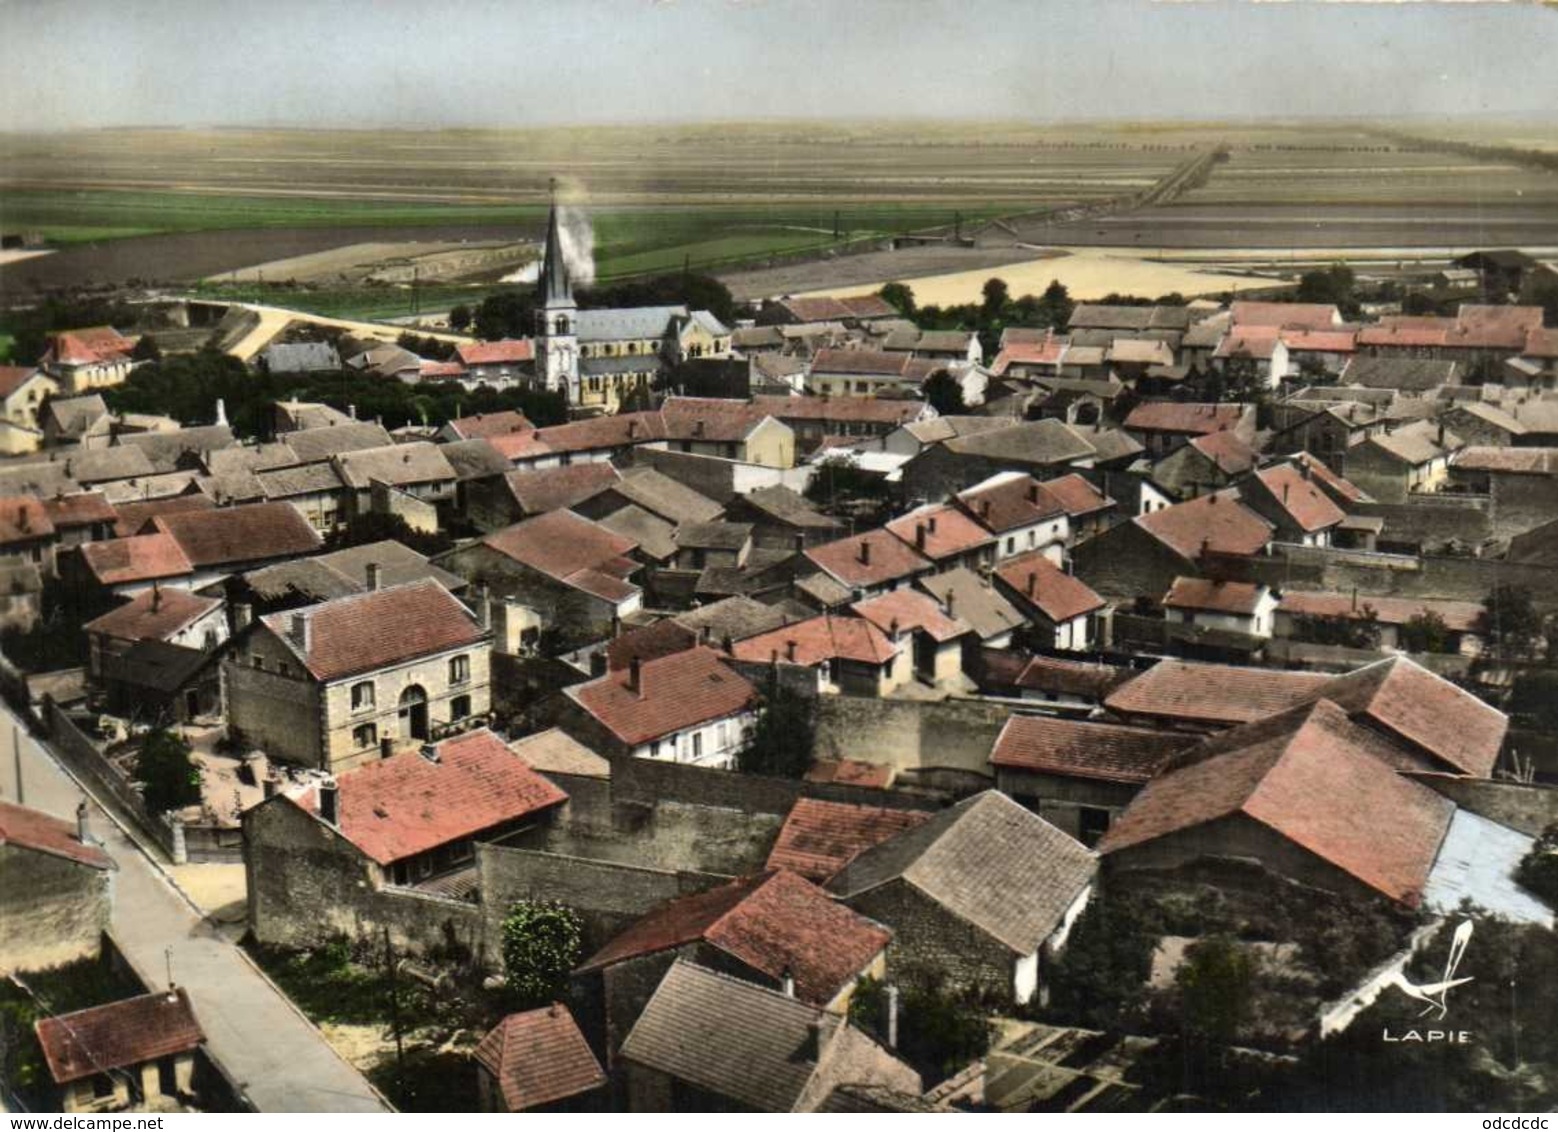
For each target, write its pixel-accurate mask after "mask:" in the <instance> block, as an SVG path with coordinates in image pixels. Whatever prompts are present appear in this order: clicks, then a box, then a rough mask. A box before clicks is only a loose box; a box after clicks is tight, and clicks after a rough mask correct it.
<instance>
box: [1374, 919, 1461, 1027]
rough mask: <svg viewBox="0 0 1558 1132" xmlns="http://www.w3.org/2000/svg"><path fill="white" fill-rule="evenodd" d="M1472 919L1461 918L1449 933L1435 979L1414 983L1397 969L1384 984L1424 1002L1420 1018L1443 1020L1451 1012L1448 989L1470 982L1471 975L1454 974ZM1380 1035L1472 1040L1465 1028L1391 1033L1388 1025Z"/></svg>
mask: <svg viewBox="0 0 1558 1132" xmlns="http://www.w3.org/2000/svg"><path fill="white" fill-rule="evenodd" d="M1471 932H1472V922H1471V921H1470V920H1462V921H1461V923H1460V924H1458V925H1457V926H1456V928H1455V934H1454V935H1453V936H1451V937H1450V954H1449V955H1448V956H1446V957H1445V961H1444V973H1443V975H1442V976H1441V977H1440V979H1439V981H1438V982H1435V983H1414V982H1412V981H1411V980H1410V979H1408V978H1407V977H1406V975H1405V973H1403V972H1401V971H1397V972H1396V973H1395V974H1394V975H1392V976H1391V978H1390V980H1389V982H1387V983H1386V985H1387V986H1393V987H1395V988H1396V989H1397V990H1399V991H1401V992H1402V993H1403V994H1406V995H1407V996H1409V997H1411V998H1415V999H1417V1000H1418V1001H1419V1002H1422V1003H1425V1004H1426V1005H1425V1006H1424V1007H1423V1010H1422V1013H1420V1014H1419V1015H1418V1017H1419V1018H1425V1017H1427V1016H1428V1015H1430V1014H1432V1015H1433V1016H1434V1021H1436V1022H1442V1021H1444V1019H1445V1018H1446V1017H1447V1016H1448V1015H1449V1013H1450V992H1451V991H1452V990H1454V989H1455V988H1456V987H1459V986H1465V985H1466V984H1467V983H1469V982H1471V981H1472V980H1471V976H1470V975H1467V976H1466V977H1464V978H1456V974H1455V973H1456V972H1457V971H1458V970H1460V966H1461V960H1462V959H1463V958H1465V956H1466V945H1467V944H1468V943H1470V942H1471ZM1383 1038H1384V1040H1385V1041H1387V1042H1447V1043H1450V1044H1452V1045H1464V1044H1466V1043H1467V1042H1469V1041H1470V1040H1471V1034H1470V1032H1469V1031H1466V1030H1408V1031H1407V1032H1406V1033H1404V1034H1401V1035H1394V1034H1392V1033H1391V1032H1390V1027H1389V1026H1387V1027H1385V1031H1384V1035H1383Z"/></svg>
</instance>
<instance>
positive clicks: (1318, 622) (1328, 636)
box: [1293, 602, 1381, 649]
mask: <svg viewBox="0 0 1558 1132" xmlns="http://www.w3.org/2000/svg"><path fill="white" fill-rule="evenodd" d="M1380 633H1381V630H1380V623H1379V612H1378V610H1376V609H1375V608H1374V607H1373V606H1372V605H1369V604H1368V603H1367V602H1365V603H1364V605H1363V608H1362V609H1361V610H1359V611H1358V614H1357V615H1356V616H1352V615H1348V614H1345V613H1336V614H1325V613H1300V614H1299V615H1298V616H1297V617H1295V618H1293V639H1294V640H1296V641H1304V642H1306V643H1308V644H1312V645H1337V646H1340V647H1341V648H1348V649H1377V648H1379V643H1380Z"/></svg>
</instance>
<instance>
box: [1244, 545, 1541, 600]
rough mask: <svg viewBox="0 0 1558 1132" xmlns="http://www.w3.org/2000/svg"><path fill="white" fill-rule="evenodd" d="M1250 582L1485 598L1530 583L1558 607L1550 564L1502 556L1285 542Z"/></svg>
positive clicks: (1259, 564)
mask: <svg viewBox="0 0 1558 1132" xmlns="http://www.w3.org/2000/svg"><path fill="white" fill-rule="evenodd" d="M1251 565H1252V572H1251V578H1250V580H1253V581H1263V582H1265V583H1267V584H1268V585H1272V586H1276V587H1278V588H1285V589H1299V590H1332V591H1336V592H1339V593H1348V592H1351V590H1352V589H1353V587H1355V586H1356V587H1357V589H1358V593H1359V595H1360V596H1361V595H1367V594H1380V595H1388V596H1391V597H1412V598H1439V599H1442V600H1445V601H1481V600H1482V599H1483V598H1485V597H1487V595H1488V594H1489V593H1490V592H1492V590H1493V586H1494V584H1495V583H1504V584H1508V585H1519V586H1527V587H1529V588H1530V590H1531V596H1532V599H1533V600H1534V602H1535V604H1536V605H1537V607H1538V608H1540V609H1543V610H1546V611H1558V587H1555V586H1554V585H1553V584H1552V571H1551V570H1549V569H1548V568H1546V567H1544V566H1524V565H1520V564H1518V563H1510V562H1504V561H1502V560H1500V559H1496V558H1451V557H1444V556H1437V555H1425V556H1423V557H1421V558H1414V557H1409V556H1405V555H1398V554H1370V553H1368V552H1366V551H1359V550H1336V549H1333V548H1330V547H1307V546H1294V545H1292V544H1283V545H1281V546H1279V547H1278V548H1277V549H1276V552H1275V553H1274V554H1273V556H1272V557H1270V558H1260V559H1253V560H1252V561H1251Z"/></svg>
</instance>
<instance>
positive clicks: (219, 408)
mask: <svg viewBox="0 0 1558 1132" xmlns="http://www.w3.org/2000/svg"><path fill="white" fill-rule="evenodd" d="M216 423H217V424H219V425H225V424H226V423H227V402H226V401H224V400H222V399H221V398H220V397H218V398H217V399H216Z"/></svg>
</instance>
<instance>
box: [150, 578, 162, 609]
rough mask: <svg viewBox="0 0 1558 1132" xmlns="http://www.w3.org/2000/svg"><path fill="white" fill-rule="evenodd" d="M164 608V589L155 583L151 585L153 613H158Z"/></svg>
mask: <svg viewBox="0 0 1558 1132" xmlns="http://www.w3.org/2000/svg"><path fill="white" fill-rule="evenodd" d="M161 608H162V587H161V586H159V585H158V584H157V583H156V582H155V581H154V582H152V584H151V611H152V612H153V613H156V612H157V610H159V609H161Z"/></svg>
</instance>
